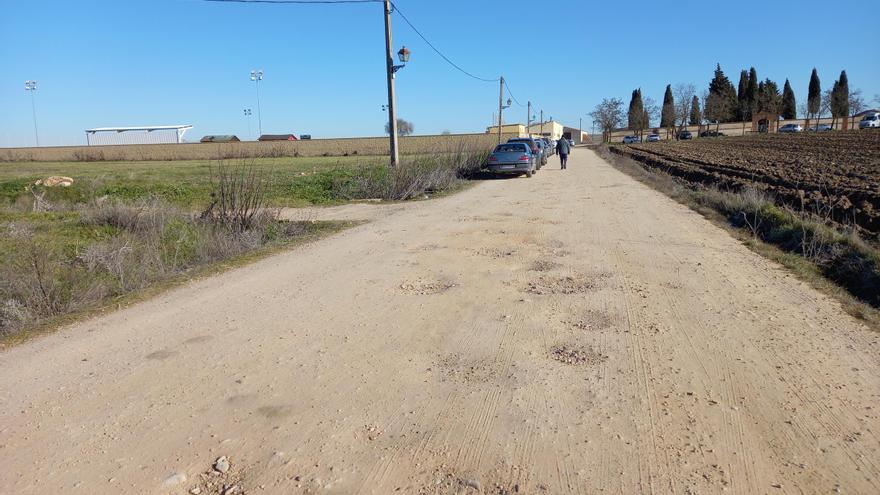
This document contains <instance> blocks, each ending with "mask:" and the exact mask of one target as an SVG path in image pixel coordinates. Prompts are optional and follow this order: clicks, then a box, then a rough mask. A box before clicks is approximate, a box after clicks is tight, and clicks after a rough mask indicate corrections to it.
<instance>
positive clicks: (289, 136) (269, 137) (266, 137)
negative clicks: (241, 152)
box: [257, 134, 297, 141]
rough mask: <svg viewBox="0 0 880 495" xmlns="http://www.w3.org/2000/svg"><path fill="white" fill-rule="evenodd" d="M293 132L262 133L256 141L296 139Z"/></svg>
mask: <svg viewBox="0 0 880 495" xmlns="http://www.w3.org/2000/svg"><path fill="white" fill-rule="evenodd" d="M296 140H297V139H296V136H295V135H294V134H263V135H262V136H260V139H258V140H257V141H296Z"/></svg>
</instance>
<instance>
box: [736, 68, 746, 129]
mask: <svg viewBox="0 0 880 495" xmlns="http://www.w3.org/2000/svg"><path fill="white" fill-rule="evenodd" d="M748 86H749V72H748V71H747V70H741V71H739V88H738V89H737V92H736V103H737V105H736V118H737V120H739V121H740V122H743V121H745V120H746V114H747V112H746V108H747V107H748V105H747V104H746V88H747V87H748Z"/></svg>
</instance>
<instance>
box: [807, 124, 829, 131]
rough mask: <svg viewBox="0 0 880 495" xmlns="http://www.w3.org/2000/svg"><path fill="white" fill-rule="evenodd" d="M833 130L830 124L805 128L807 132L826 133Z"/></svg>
mask: <svg viewBox="0 0 880 495" xmlns="http://www.w3.org/2000/svg"><path fill="white" fill-rule="evenodd" d="M833 130H834V128H833V127H831V124H818V125H814V126H813V127H808V128H807V132H828V131H833Z"/></svg>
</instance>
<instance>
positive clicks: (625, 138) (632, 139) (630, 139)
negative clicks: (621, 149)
mask: <svg viewBox="0 0 880 495" xmlns="http://www.w3.org/2000/svg"><path fill="white" fill-rule="evenodd" d="M641 142H642V138H640V137H638V136H623V144H633V143H641Z"/></svg>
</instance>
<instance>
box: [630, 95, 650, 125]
mask: <svg viewBox="0 0 880 495" xmlns="http://www.w3.org/2000/svg"><path fill="white" fill-rule="evenodd" d="M644 118H645V104H644V102H642V89H641V88H639V89H634V90H633V92H632V98H630V100H629V112H628V113H627V121H628V125H627V127H628V128H629V130H631V131H641V130H643V129H644V128H645V125H646V124H645V123H644V122H643V121H644Z"/></svg>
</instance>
